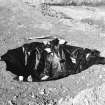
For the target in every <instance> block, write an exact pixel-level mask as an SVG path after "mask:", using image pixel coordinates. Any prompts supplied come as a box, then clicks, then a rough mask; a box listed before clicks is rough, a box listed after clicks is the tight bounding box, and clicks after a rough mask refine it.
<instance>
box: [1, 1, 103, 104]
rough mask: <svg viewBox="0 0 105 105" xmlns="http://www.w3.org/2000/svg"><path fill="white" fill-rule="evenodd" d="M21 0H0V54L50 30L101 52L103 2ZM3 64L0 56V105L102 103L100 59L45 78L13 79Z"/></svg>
mask: <svg viewBox="0 0 105 105" xmlns="http://www.w3.org/2000/svg"><path fill="white" fill-rule="evenodd" d="M23 1H24V0H23ZM23 1H22V0H0V55H2V54H4V53H5V52H6V51H7V50H8V49H12V48H16V47H18V46H21V45H22V44H24V43H26V42H29V41H28V40H27V38H29V37H34V36H36V37H37V36H48V35H51V36H57V37H62V38H64V39H65V40H67V41H68V42H70V43H71V44H72V45H76V46H81V47H88V48H93V49H98V50H100V51H101V54H102V55H103V56H105V13H104V11H105V8H104V7H101V6H100V7H90V6H76V7H75V6H47V7H46V6H45V5H41V4H40V5H39V3H37V2H36V4H37V5H36V4H35V3H34V4H32V2H28V3H25V2H23ZM30 1H31V0H30ZM36 1H37V0H36ZM5 68H6V67H5V63H4V62H0V105H104V104H105V83H104V81H105V66H104V65H97V66H96V65H94V66H92V67H91V68H89V69H87V70H86V71H83V72H81V73H79V74H76V75H70V76H69V77H66V78H63V79H60V80H56V81H49V82H19V81H15V80H13V77H14V76H15V75H14V74H11V73H10V72H8V71H6V70H5Z"/></svg>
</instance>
